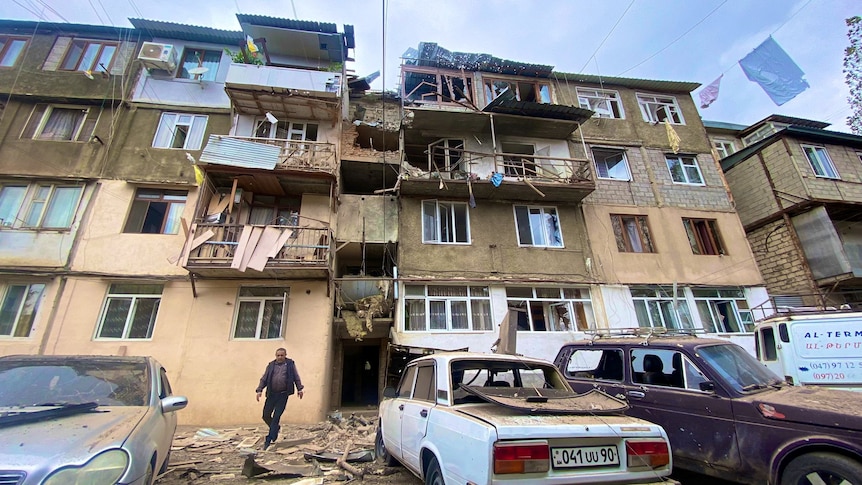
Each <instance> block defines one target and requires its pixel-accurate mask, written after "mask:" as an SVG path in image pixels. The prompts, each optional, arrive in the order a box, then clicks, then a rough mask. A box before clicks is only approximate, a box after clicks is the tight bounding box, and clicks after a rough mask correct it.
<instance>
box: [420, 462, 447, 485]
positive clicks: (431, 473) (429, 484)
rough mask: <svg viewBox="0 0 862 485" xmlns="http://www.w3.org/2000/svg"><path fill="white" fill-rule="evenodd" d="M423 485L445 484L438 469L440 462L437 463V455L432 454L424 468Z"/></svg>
mask: <svg viewBox="0 0 862 485" xmlns="http://www.w3.org/2000/svg"><path fill="white" fill-rule="evenodd" d="M425 485H446V482H444V481H443V472H442V471H441V470H440V464H439V463H437V457H435V456H432V457H431V461H429V462H428V466H427V467H426V468H425Z"/></svg>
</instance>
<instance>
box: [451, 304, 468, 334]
mask: <svg viewBox="0 0 862 485" xmlns="http://www.w3.org/2000/svg"><path fill="white" fill-rule="evenodd" d="M451 308H452V329H457V330H466V329H468V328H470V322H469V320H468V317H467V302H466V301H453V302H452V303H451Z"/></svg>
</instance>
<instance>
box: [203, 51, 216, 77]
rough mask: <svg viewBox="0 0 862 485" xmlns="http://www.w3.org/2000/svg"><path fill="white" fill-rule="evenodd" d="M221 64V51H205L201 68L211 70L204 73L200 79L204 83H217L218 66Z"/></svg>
mask: <svg viewBox="0 0 862 485" xmlns="http://www.w3.org/2000/svg"><path fill="white" fill-rule="evenodd" d="M220 62H221V52H219V51H204V55H203V59H201V67H205V68H207V69H209V70H208V71H207V72H205V73H203V74H202V75H201V77H200V79H202V80H204V81H215V79H216V75H217V74H218V66H219V63H220Z"/></svg>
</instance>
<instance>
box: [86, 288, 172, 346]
mask: <svg viewBox="0 0 862 485" xmlns="http://www.w3.org/2000/svg"><path fill="white" fill-rule="evenodd" d="M161 301H162V285H149V284H134V283H114V284H112V285H111V287H110V288H109V289H108V296H107V298H106V299H105V306H104V308H103V309H102V316H101V317H100V318H99V328H98V330H97V331H96V338H97V339H149V338H152V337H153V327H154V326H155V324H156V315H158V313H159V304H160V303H161Z"/></svg>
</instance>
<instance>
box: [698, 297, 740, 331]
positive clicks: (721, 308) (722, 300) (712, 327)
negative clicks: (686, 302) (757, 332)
mask: <svg viewBox="0 0 862 485" xmlns="http://www.w3.org/2000/svg"><path fill="white" fill-rule="evenodd" d="M691 292H692V294H693V295H694V299H695V304H696V305H697V312H698V314H699V315H700V320H701V322H702V323H703V328H705V329H706V331H708V332H714V333H738V332H753V331H754V318H753V317H752V315H751V310H749V308H748V300H746V299H745V293H744V292H743V290H742V289H740V288H692V290H691Z"/></svg>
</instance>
